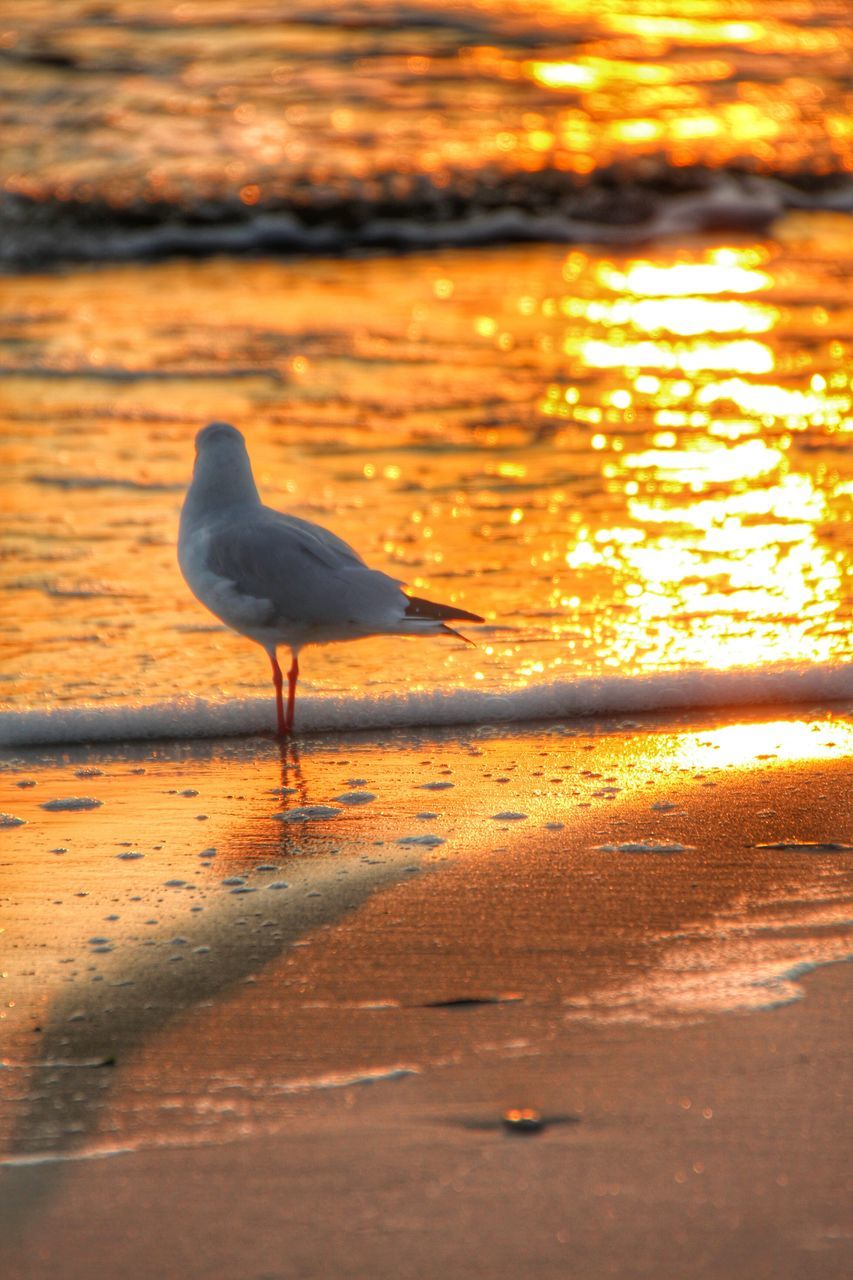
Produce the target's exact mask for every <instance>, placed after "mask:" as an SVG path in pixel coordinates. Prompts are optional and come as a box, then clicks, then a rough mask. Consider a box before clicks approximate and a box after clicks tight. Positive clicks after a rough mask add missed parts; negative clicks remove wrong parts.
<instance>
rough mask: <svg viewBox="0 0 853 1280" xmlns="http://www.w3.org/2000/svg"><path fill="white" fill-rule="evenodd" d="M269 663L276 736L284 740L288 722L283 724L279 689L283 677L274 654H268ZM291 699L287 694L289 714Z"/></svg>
mask: <svg viewBox="0 0 853 1280" xmlns="http://www.w3.org/2000/svg"><path fill="white" fill-rule="evenodd" d="M270 662H271V663H272V682H273V684H274V685H275V710H276V716H277V718H278V736H279V737H280V738H284V737H286V736H287V734H288V732H289V727H288V722H285V719H284V704H283V702H282V697H281V687H282V684H283V676H282V674H281V667H280V666H279V665H278V658H277V657H276V655H275V654H274V653H271V654H270ZM289 679H290V677H289V676H288V680H289ZM291 698H292V695H290V694H289V695H288V699H287V705H288V713H289V712H290V704H291ZM292 719H293V717H292V715H291V716H290V720H292Z"/></svg>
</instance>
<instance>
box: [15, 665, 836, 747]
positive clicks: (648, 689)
mask: <svg viewBox="0 0 853 1280" xmlns="http://www.w3.org/2000/svg"><path fill="white" fill-rule="evenodd" d="M851 697H853V668H851V667H849V666H803V667H777V668H759V669H745V670H740V669H739V670H729V671H676V672H661V673H655V674H652V675H647V676H614V675H607V676H600V677H591V678H590V677H588V678H582V679H578V680H575V681H555V682H551V683H548V684H542V685H537V686H535V687H534V688H530V689H511V690H507V691H506V692H505V693H498V692H491V691H488V690H480V689H455V690H451V691H448V692H441V691H439V692H435V693H423V692H418V693H408V694H406V693H401V694H400V695H399V696H395V697H381V698H370V697H361V698H358V697H351V696H349V695H345V696H341V697H304V698H301V699H300V701H299V703H298V705H297V731H298V732H299V733H319V732H324V733H328V732H342V733H343V732H354V731H355V732H357V731H359V730H375V729H380V730H385V729H397V728H401V729H402V728H421V729H422V728H437V727H440V726H448V725H459V726H466V725H467V726H473V725H486V724H502V723H510V722H518V721H536V720H538V721H553V720H562V719H574V718H576V717H584V716H594V715H618V714H621V713H630V712H655V711H665V710H677V709H690V708H700V707H704V708H707V707H731V706H750V705H766V704H768V703H774V704H796V703H799V702H805V701H813V700H816V699H817V700H820V701H822V702H823V701H838V700H842V699H848V698H851ZM274 720H275V714H274V706H273V700H272V697H271V696H270V697H269V698H249V699H234V700H230V701H227V702H219V703H216V702H207V701H205V700H204V699H201V698H175V699H172V700H170V701H167V702H159V703H153V704H150V705H147V706H146V705H144V706H115V705H113V706H109V705H107V706H98V707H75V708H64V707H62V708H54V709H51V710H47V711H5V712H2V713H0V745H2V746H5V747H7V748H10V747H12V748H15V747H27V746H45V745H47V746H61V745H70V744H74V743H86V744H95V743H107V742H133V741H142V740H144V741H153V740H161V741H162V740H176V739H184V740H186V739H195V738H217V737H229V736H245V735H251V734H257V733H269V732H271V731H272V729H273V726H274Z"/></svg>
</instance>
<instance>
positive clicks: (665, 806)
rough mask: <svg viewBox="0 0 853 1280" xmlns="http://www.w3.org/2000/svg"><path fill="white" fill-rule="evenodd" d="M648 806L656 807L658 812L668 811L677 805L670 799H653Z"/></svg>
mask: <svg viewBox="0 0 853 1280" xmlns="http://www.w3.org/2000/svg"><path fill="white" fill-rule="evenodd" d="M649 808H651V809H656V810H657V812H658V813H669V812H670V811H671V810H672V809H677V808H678V805H677V804H673V802H672V801H671V800H655V802H654V804H653V805H650V806H649Z"/></svg>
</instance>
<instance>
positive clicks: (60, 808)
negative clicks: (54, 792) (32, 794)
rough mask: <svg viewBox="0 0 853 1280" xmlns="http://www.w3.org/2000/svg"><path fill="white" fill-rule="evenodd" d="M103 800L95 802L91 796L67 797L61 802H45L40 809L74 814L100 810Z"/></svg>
mask: <svg viewBox="0 0 853 1280" xmlns="http://www.w3.org/2000/svg"><path fill="white" fill-rule="evenodd" d="M103 803H104V802H103V800H93V799H92V797H91V796H67V797H66V798H65V799H60V800H45V802H44V803H43V804H42V805H40V806H39V807H40V808H42V809H47V810H49V811H50V812H51V813H60V812H63V813H66V812H67V813H74V812H76V811H80V810H83V809H100V807H101V805H102V804H103Z"/></svg>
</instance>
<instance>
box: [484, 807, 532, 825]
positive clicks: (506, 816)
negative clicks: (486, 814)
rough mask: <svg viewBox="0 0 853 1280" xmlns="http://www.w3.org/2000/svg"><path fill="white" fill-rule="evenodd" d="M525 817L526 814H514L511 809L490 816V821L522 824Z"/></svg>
mask: <svg viewBox="0 0 853 1280" xmlns="http://www.w3.org/2000/svg"><path fill="white" fill-rule="evenodd" d="M526 817H527V814H526V813H515V812H514V811H513V810H512V809H506V810H505V811H504V812H503V813H493V814H492V819H493V820H494V821H495V822H523V821H524V819H525V818H526Z"/></svg>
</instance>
